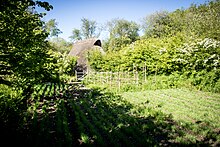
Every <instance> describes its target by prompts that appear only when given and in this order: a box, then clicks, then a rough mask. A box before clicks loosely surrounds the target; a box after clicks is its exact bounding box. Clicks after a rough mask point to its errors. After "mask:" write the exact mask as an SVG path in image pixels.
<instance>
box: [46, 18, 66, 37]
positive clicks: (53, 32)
mask: <svg viewBox="0 0 220 147" xmlns="http://www.w3.org/2000/svg"><path fill="white" fill-rule="evenodd" d="M57 25H58V23H57V22H56V19H51V20H49V21H48V22H46V24H45V28H46V31H47V32H48V33H49V34H50V37H58V35H59V34H61V33H62V32H61V31H60V29H58V28H57Z"/></svg>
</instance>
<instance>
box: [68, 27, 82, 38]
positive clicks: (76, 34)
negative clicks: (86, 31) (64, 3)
mask: <svg viewBox="0 0 220 147" xmlns="http://www.w3.org/2000/svg"><path fill="white" fill-rule="evenodd" d="M69 38H70V39H71V40H73V41H77V40H82V34H81V32H80V30H79V29H73V31H72V35H71V36H70V37H69Z"/></svg>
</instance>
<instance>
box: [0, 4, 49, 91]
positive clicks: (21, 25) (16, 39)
mask: <svg viewBox="0 0 220 147" xmlns="http://www.w3.org/2000/svg"><path fill="white" fill-rule="evenodd" d="M35 6H40V7H43V8H45V9H46V10H48V11H49V10H50V9H51V8H52V6H51V5H49V4H48V3H47V2H40V1H36V2H35V1H32V0H25V1H14V0H9V1H5V2H4V3H2V4H1V13H0V18H1V20H0V25H1V30H0V31H1V38H0V40H1V41H0V56H1V58H0V64H1V71H4V72H3V73H1V78H0V80H1V82H0V83H6V82H5V81H10V83H14V84H16V85H18V86H22V87H26V86H28V85H32V84H33V83H37V82H42V81H45V80H46V81H48V80H50V76H49V74H50V71H48V70H47V69H46V67H45V65H46V64H47V63H48V62H49V61H48V59H49V58H50V57H49V56H48V55H47V51H48V47H47V46H48V45H47V42H46V41H45V39H46V38H47V36H48V33H46V32H45V31H44V30H43V25H44V23H43V22H42V21H41V18H42V17H43V14H41V13H37V12H34V10H35ZM46 77H47V78H46Z"/></svg>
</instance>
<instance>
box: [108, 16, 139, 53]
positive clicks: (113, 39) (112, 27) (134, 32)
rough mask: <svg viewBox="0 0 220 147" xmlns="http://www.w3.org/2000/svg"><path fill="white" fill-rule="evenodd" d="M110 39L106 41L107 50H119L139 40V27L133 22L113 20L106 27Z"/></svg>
mask: <svg viewBox="0 0 220 147" xmlns="http://www.w3.org/2000/svg"><path fill="white" fill-rule="evenodd" d="M106 27H107V29H108V31H109V33H110V38H109V40H108V41H107V43H108V45H106V46H108V50H119V49H120V48H121V47H123V46H126V45H127V44H131V43H132V42H134V41H136V40H137V39H138V38H139V34H138V31H139V26H138V25H137V24H136V23H135V22H133V21H127V20H124V19H113V20H112V21H109V22H107V25H106Z"/></svg>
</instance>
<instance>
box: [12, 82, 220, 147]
mask: <svg viewBox="0 0 220 147" xmlns="http://www.w3.org/2000/svg"><path fill="white" fill-rule="evenodd" d="M51 85H52V86H51ZM35 89H36V90H35V92H34V93H33V95H32V99H31V101H30V103H29V104H30V107H29V109H28V111H27V114H26V120H27V121H26V124H25V125H24V126H23V127H21V128H20V129H21V130H20V134H23V135H21V136H24V137H25V138H23V139H21V140H25V141H24V142H21V145H22V146H25V145H26V144H27V145H31V146H80V145H83V146H143V145H148V146H178V145H183V146H184V145H190V146H198V145H206V146H218V145H220V135H219V134H220V124H219V122H220V121H219V117H218V116H219V112H220V101H219V98H220V96H219V94H217V93H208V92H201V91H190V90H187V89H161V90H147V91H141V92H121V93H113V92H111V91H109V90H108V89H101V88H98V87H96V88H95V87H93V88H90V89H78V88H76V86H74V85H66V84H61V85H56V84H46V85H37V86H36V87H35ZM15 137H18V136H15ZM11 139H12V138H11ZM19 139H20V138H19V137H18V140H19ZM25 143H26V144H25Z"/></svg>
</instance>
